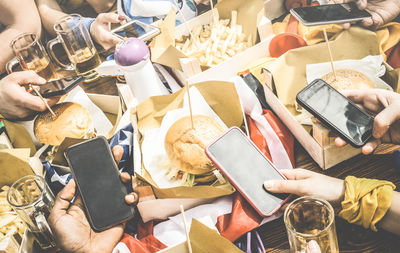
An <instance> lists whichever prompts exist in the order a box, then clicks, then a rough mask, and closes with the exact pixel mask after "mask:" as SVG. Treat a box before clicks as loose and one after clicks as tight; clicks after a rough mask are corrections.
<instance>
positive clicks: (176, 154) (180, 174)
mask: <svg viewBox="0 0 400 253" xmlns="http://www.w3.org/2000/svg"><path fill="white" fill-rule="evenodd" d="M193 125H194V129H192V123H191V120H190V117H184V118H181V119H179V120H178V121H176V122H175V123H174V124H173V125H172V126H171V127H170V129H169V130H168V132H167V134H166V136H165V140H164V145H165V151H166V153H167V156H168V158H169V160H170V162H171V164H172V165H173V166H172V167H171V168H169V171H168V172H167V177H168V179H171V178H177V179H181V180H182V181H181V182H182V185H187V186H193V185H195V184H198V183H209V182H211V181H214V180H215V179H216V176H215V174H214V173H213V170H215V168H216V167H215V165H214V164H213V162H212V161H211V160H210V159H208V157H207V155H206V153H205V147H206V146H207V145H208V144H210V143H211V142H212V141H213V140H215V139H216V138H217V137H218V136H220V135H221V134H222V133H223V132H224V129H223V127H222V126H221V125H220V124H218V122H217V121H215V120H214V119H213V118H210V117H207V116H202V115H193Z"/></svg>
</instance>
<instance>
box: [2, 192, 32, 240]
mask: <svg viewBox="0 0 400 253" xmlns="http://www.w3.org/2000/svg"><path fill="white" fill-rule="evenodd" d="M9 188H10V187H8V186H3V187H2V188H1V191H0V241H2V240H3V239H4V238H5V237H6V236H8V235H13V234H15V233H18V234H20V235H21V237H22V236H23V234H24V231H25V228H26V227H25V224H24V223H23V222H22V220H21V219H20V218H19V217H18V215H17V214H16V213H15V212H14V211H13V209H12V207H11V206H10V204H9V203H8V202H7V191H8V189H9Z"/></svg>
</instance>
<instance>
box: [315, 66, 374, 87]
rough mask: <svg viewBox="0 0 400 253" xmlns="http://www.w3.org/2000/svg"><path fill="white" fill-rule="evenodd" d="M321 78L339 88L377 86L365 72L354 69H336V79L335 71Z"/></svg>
mask: <svg viewBox="0 0 400 253" xmlns="http://www.w3.org/2000/svg"><path fill="white" fill-rule="evenodd" d="M321 79H322V80H324V81H325V82H327V83H328V84H330V85H331V86H332V87H333V88H335V89H337V90H353V89H354V90H361V89H373V88H375V85H374V83H373V82H372V81H371V79H369V78H368V77H367V76H366V75H364V74H363V73H361V72H358V71H356V70H352V69H338V70H336V80H335V75H334V74H333V72H330V73H328V74H326V75H324V76H322V77H321Z"/></svg>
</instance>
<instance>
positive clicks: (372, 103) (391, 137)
mask: <svg viewBox="0 0 400 253" xmlns="http://www.w3.org/2000/svg"><path fill="white" fill-rule="evenodd" d="M341 92H342V94H343V95H345V96H346V97H347V98H349V99H350V100H352V101H353V102H354V103H356V104H357V105H358V106H360V107H361V108H362V109H364V110H366V111H368V112H370V113H372V114H374V115H375V114H376V116H375V119H374V129H373V132H372V135H373V137H374V138H373V139H372V140H370V141H369V142H367V143H366V144H365V145H364V146H363V147H362V149H361V150H362V153H363V154H365V155H368V154H371V153H372V152H373V151H374V150H375V149H376V147H378V146H379V145H380V144H381V143H392V144H400V120H399V119H400V94H398V93H396V92H392V91H387V90H382V89H370V90H344V91H341ZM335 144H336V146H338V147H342V146H344V145H346V144H347V143H346V142H345V141H344V140H343V139H341V138H339V137H338V138H336V139H335Z"/></svg>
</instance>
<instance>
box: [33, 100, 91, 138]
mask: <svg viewBox="0 0 400 253" xmlns="http://www.w3.org/2000/svg"><path fill="white" fill-rule="evenodd" d="M52 109H53V111H54V113H55V114H56V116H55V117H54V116H53V115H52V114H51V113H50V112H49V111H45V112H43V113H41V114H39V115H38V116H37V117H36V119H35V122H34V126H33V132H34V134H35V137H36V139H37V140H38V142H40V143H44V144H49V145H53V146H59V145H60V144H61V142H62V141H63V140H64V139H65V138H66V137H70V138H78V139H81V138H93V137H95V136H96V131H95V129H94V127H93V123H92V119H91V117H90V114H89V111H88V110H87V109H86V108H84V107H83V106H81V105H80V104H77V103H72V102H64V103H59V104H56V105H55V106H53V107H52Z"/></svg>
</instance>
